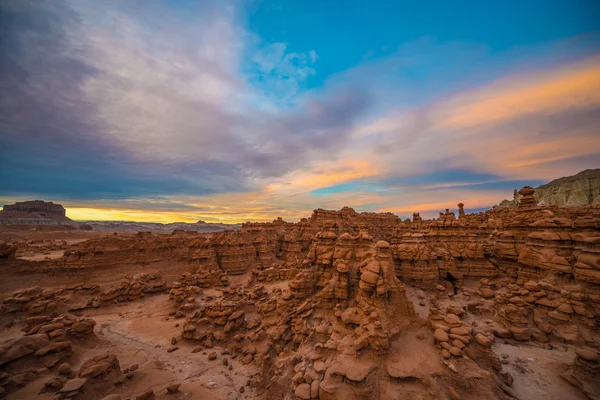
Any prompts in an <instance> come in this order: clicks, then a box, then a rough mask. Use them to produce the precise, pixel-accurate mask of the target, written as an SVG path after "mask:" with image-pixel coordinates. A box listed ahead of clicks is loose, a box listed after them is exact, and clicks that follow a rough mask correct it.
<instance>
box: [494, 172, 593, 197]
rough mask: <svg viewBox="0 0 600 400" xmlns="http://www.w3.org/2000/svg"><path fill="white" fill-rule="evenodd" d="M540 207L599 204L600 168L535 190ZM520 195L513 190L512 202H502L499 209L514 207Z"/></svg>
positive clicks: (561, 179)
mask: <svg viewBox="0 0 600 400" xmlns="http://www.w3.org/2000/svg"><path fill="white" fill-rule="evenodd" d="M534 196H535V199H536V201H537V203H538V205H540V206H555V205H556V206H585V205H592V204H600V168H598V169H586V170H585V171H581V172H580V173H578V174H576V175H573V176H566V177H563V178H559V179H555V180H553V181H551V182H549V183H546V184H545V185H541V186H538V187H537V188H535V194H534ZM520 200H521V195H520V194H519V193H517V190H516V189H515V191H514V194H513V199H512V200H502V202H500V204H499V206H500V207H516V206H517V204H519V201H520Z"/></svg>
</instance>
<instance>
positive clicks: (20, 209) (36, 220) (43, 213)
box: [0, 200, 74, 225]
mask: <svg viewBox="0 0 600 400" xmlns="http://www.w3.org/2000/svg"><path fill="white" fill-rule="evenodd" d="M2 224H4V225H7V224H35V225H61V224H67V225H69V224H74V222H73V221H71V220H70V219H69V218H67V216H66V210H65V208H64V207H63V206H62V205H60V204H54V203H53V202H51V201H50V202H46V201H42V200H32V201H23V202H17V203H15V204H6V205H4V207H3V209H2V211H0V225H2Z"/></svg>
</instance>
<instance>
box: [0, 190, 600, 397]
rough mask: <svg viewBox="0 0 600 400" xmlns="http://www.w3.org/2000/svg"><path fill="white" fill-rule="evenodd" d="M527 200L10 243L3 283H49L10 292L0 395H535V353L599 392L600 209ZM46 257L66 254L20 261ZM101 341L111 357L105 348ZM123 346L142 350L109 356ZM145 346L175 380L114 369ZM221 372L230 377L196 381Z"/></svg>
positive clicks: (0, 349)
mask: <svg viewBox="0 0 600 400" xmlns="http://www.w3.org/2000/svg"><path fill="white" fill-rule="evenodd" d="M518 196H519V203H518V205H517V206H516V207H496V208H494V209H492V210H488V211H486V212H483V213H476V214H468V213H466V212H465V210H464V204H463V203H459V204H458V213H457V214H455V213H454V212H452V211H451V210H450V209H446V210H444V211H442V212H440V214H439V217H438V218H435V219H429V220H426V219H423V218H422V217H420V215H419V214H418V213H415V214H413V219H412V221H411V220H406V221H402V220H400V219H399V218H398V217H396V216H394V215H391V214H385V213H384V214H375V213H357V212H355V211H354V210H352V209H350V208H348V207H345V208H343V209H341V210H339V211H329V210H322V209H317V210H315V211H314V212H313V214H312V216H311V217H310V218H305V219H302V220H300V221H299V222H296V223H292V222H286V221H283V220H282V219H280V218H278V219H276V220H274V221H273V222H270V223H245V224H243V226H242V227H241V229H240V230H239V231H228V232H217V233H211V234H199V233H196V232H184V231H176V232H173V233H171V234H156V233H151V232H140V233H138V234H135V235H134V234H105V233H103V234H100V235H98V236H95V237H92V238H91V239H89V240H84V241H78V242H75V243H72V244H71V243H68V242H67V241H66V240H64V241H59V240H52V241H51V243H49V242H44V241H41V242H34V241H26V240H20V239H13V238H11V239H9V240H10V242H7V244H5V245H3V246H2V247H0V250H1V251H3V253H2V254H8V256H9V257H8V256H7V257H5V258H2V259H1V260H0V267H1V269H0V272H2V273H6V276H7V277H9V279H7V284H9V285H16V283H15V281H16V280H19V281H21V282H27V281H28V280H27V279H26V277H27V276H28V274H32V276H36V277H38V278H37V279H38V280H39V279H40V278H39V277H40V276H42V277H48V278H52V284H49V285H48V287H40V286H35V287H28V286H29V285H23V286H19V287H18V289H17V290H10V291H9V290H4V291H2V295H3V297H2V302H1V304H2V305H1V306H0V323H2V324H4V326H7V327H8V328H7V329H9V330H10V332H8V333H7V335H12V337H11V339H10V340H8V341H7V342H6V343H4V344H2V345H1V346H0V363H1V365H0V368H2V370H1V371H0V373H2V372H4V371H7V372H6V373H7V374H8V375H0V388H2V390H3V391H4V392H6V393H10V394H14V393H18V391H19V390H21V389H22V388H24V387H33V386H34V385H36V384H37V383H35V384H34V382H38V381H39V380H40V379H41V376H44V379H45V378H46V377H48V378H49V379H48V380H47V383H46V384H44V383H43V382H42V384H41V385H39V386H40V387H43V389H42V390H43V391H44V393H48V392H51V393H54V395H55V397H56V398H94V399H95V398H98V399H100V398H102V396H105V395H108V394H111V395H112V394H117V393H115V390H116V388H118V390H129V389H127V388H126V386H127V385H125V383H126V380H129V381H130V383H131V384H132V385H135V384H138V383H139V384H141V382H144V384H146V386H145V387H143V388H141V387H138V388H136V389H135V390H133V389H131V390H130V391H129V392H128V393H127V397H128V398H153V396H158V397H159V398H160V397H161V396H163V395H165V396H166V395H167V394H168V395H169V396H170V395H171V394H174V395H176V393H180V392H185V391H186V390H191V389H192V386H194V388H197V387H202V390H213V389H214V391H213V392H202V394H198V393H194V394H190V396H191V398H194V397H193V396H197V397H198V398H208V397H210V398H240V397H241V395H242V394H243V393H244V392H246V393H247V392H250V394H249V396H252V397H256V398H286V396H287V397H288V398H290V399H338V398H346V397H347V398H378V399H389V398H440V399H443V398H451V399H460V398H464V399H467V398H482V399H503V398H506V397H505V395H507V396H513V397H519V398H526V396H525V397H523V392H519V391H521V390H523V386H524V385H525V384H526V383H527V384H531V382H535V381H536V379H534V377H533V375H525V373H526V372H523V374H521V375H515V374H516V373H517V372H515V371H519V370H522V371H526V363H527V362H528V361H527V357H525V356H524V358H523V359H520V358H517V359H515V360H512V359H511V360H509V358H510V357H511V355H510V354H508V353H509V351H508V350H506V349H508V348H517V349H518V351H523V352H524V353H527V352H531V351H532V350H531V349H532V348H533V349H535V351H539V352H546V351H547V352H552V353H551V354H552V362H553V363H559V361H557V360H558V358H560V359H561V360H563V364H562V365H561V367H560V368H559V367H557V366H556V365H554V364H553V365H554V366H553V367H552V368H551V371H550V372H548V373H554V375H553V376H555V375H558V372H556V371H559V370H560V372H563V371H566V372H565V373H564V374H563V375H562V376H563V377H564V378H565V379H566V381H565V383H563V384H564V385H567V384H566V382H569V383H571V384H572V385H573V386H572V387H571V386H568V385H567V387H568V388H572V390H573V391H575V392H574V393H579V395H580V396H583V395H586V396H588V397H589V398H597V397H598V388H597V379H596V375H597V373H598V372H599V370H598V362H599V361H598V360H599V359H598V353H597V349H598V348H600V334H599V330H598V323H599V315H600V206H599V205H585V206H566V205H565V206H563V205H539V204H538V203H537V202H536V200H535V199H536V197H535V196H536V192H535V189H533V188H531V187H525V188H522V189H521V190H520V191H519V192H518ZM80 234H81V233H80ZM86 234H87V233H86ZM19 240H20V241H19ZM44 240H47V239H44ZM36 249H37V250H38V251H46V250H50V249H51V250H52V251H58V250H63V251H64V255H63V256H62V257H58V258H56V259H53V260H51V259H40V260H35V261H29V260H26V259H24V258H23V257H22V254H24V252H35V251H36ZM145 269H147V270H146V271H144V270H145ZM150 269H151V270H152V271H153V272H149V271H150ZM123 271H125V272H123ZM155 271H159V272H160V274H159V273H157V272H155ZM11 272H12V273H14V276H17V277H19V279H14V277H11V275H10V273H11ZM134 272H135V273H134ZM81 276H84V277H85V279H86V281H85V282H78V283H73V284H64V283H62V286H61V285H58V284H56V279H57V277H64V279H69V280H71V279H82V278H81ZM21 277H25V279H21ZM49 280H50V279H49ZM87 280H89V281H87ZM96 282H97V283H96ZM125 309H129V314H128V316H129V317H131V316H134V315H137V314H141V313H143V312H144V311H145V309H148V311H147V312H148V314H147V321H146V320H144V321H143V322H140V321H139V320H138V321H137V322H136V323H133V322H132V323H129V322H128V321H127V317H126V316H125V315H123V314H122V310H125ZM165 310H166V311H165ZM110 312H112V313H113V314H104V313H110ZM161 313H164V314H161ZM96 320H97V321H98V324H96V322H95V321H96ZM152 321H154V322H152ZM157 321H158V322H157ZM146 323H148V324H150V323H158V324H160V323H164V324H166V325H164V327H165V329H164V331H165V332H167V331H169V332H170V333H163V332H162V326H161V328H160V329H148V328H145V326H146V325H145V324H146ZM124 327H129V328H130V329H131V331H130V332H129V333H131V334H132V337H131V338H130V337H128V336H127V335H125V334H122V333H121V332H119V329H126V328H124ZM19 329H20V330H19ZM148 331H152V332H148ZM15 332H16V333H15ZM23 332H24V333H25V335H22V333H23ZM144 334H145V335H149V337H150V339H148V341H147V342H146V343H140V342H138V340H141V339H140V337H141V336H143V335H144ZM96 335H97V336H96ZM166 335H168V337H166V338H162V336H166ZM161 339H164V340H165V341H166V344H167V345H166V346H165V343H163V342H160V341H161ZM111 340H112V342H110V341H111ZM105 342H110V343H111V346H112V347H108V348H110V349H111V350H110V352H109V353H104V352H100V351H99V349H100V348H104V347H103V346H104V344H105ZM124 343H125V344H127V345H128V346H133V347H135V349H136V351H135V352H129V353H128V352H123V354H121V353H118V352H117V351H114V350H112V348H113V347H115V348H119V347H118V346H124ZM523 344H527V345H526V346H523ZM519 346H523V347H519ZM121 348H123V347H121ZM186 349H187V350H189V353H185V351H186ZM82 352H89V354H83V353H82ZM138 352H141V353H143V352H147V354H151V355H152V357H154V356H156V354H159V357H158V358H159V359H161V360H165V358H164V357H173V360H176V361H177V362H174V363H170V362H168V363H165V362H163V361H157V365H158V367H157V369H158V370H160V371H163V370H165V369H168V368H170V367H171V364H173V365H175V366H173V367H172V368H173V370H172V371H171V372H173V374H174V375H172V376H169V378H168V379H166V378H165V379H164V382H168V387H167V384H165V385H164V386H162V387H160V385H159V384H156V385H153V386H152V389H151V390H149V387H150V385H148V381H149V380H148V379H147V380H144V379H139V380H136V379H128V378H127V377H129V378H131V377H132V375H131V369H124V370H123V371H121V367H120V364H121V363H122V362H124V361H122V360H124V359H126V357H132V355H131V353H135V354H134V355H133V357H137V354H138ZM152 352H154V353H152ZM157 352H160V353H157ZM504 352H506V353H504ZM115 354H118V357H119V359H117V357H116V355H115ZM180 354H181V356H180ZM540 354H541V353H540ZM187 357H198V358H194V360H193V361H192V362H188V360H187ZM531 358H532V359H533V357H531ZM567 358H568V360H567ZM130 359H131V358H130ZM535 360H536V362H539V363H543V357H539V359H538V358H537V356H536V358H535ZM30 362H38V363H39V365H44V366H45V367H44V368H47V369H48V370H47V371H46V370H44V371H41V370H40V371H37V370H35V371H33V370H31V369H26V368H25V365H26V364H27V363H30ZM509 362H511V363H513V367H514V368H513V369H511V370H510V372H509V371H507V370H506V369H505V365H506V364H507V363H509ZM64 364H66V365H64ZM149 364H150V362H148V363H147V365H145V366H144V367H145V368H148V365H149ZM567 364H568V365H567ZM46 365H48V366H46ZM71 365H75V366H77V368H73V367H71ZM194 365H200V366H201V367H202V371H201V372H198V373H191V372H190V371H191V370H190V368H193V366H194ZM563 367H564V368H563ZM131 368H133V367H131ZM135 368H137V367H135ZM561 368H562V369H561ZM567 368H568V371H567ZM211 369H215V370H216V371H217V374H218V375H219V376H221V378H222V381H220V380H219V379H217V378H214V379H212V378H211V379H205V380H204V381H203V383H202V384H200V383H195V384H194V385H189V384H187V383H189V382H190V381H191V382H200V380H201V379H202V376H203V374H205V373H206V371H209V370H211ZM61 371H62V372H61ZM230 371H235V372H230ZM527 373H529V374H534V373H535V372H527ZM511 374H512V375H511ZM513 375H514V376H513ZM140 376H143V375H142V374H140ZM174 376H176V377H183V382H184V383H183V384H181V382H179V381H180V379H179V378H177V379H176V380H175V378H174ZM536 376H537V375H536ZM241 377H243V379H244V384H243V385H240V384H239V379H242V378H241ZM196 379H200V380H198V381H197V380H196ZM515 381H518V382H519V385H514V386H513V382H515ZM136 382H137V383H136ZM223 382H224V383H223ZM544 382H545V384H548V385H551V383H550V381H549V380H545V381H544ZM561 382H562V381H561ZM38 383H39V382H38ZM180 384H181V386H180ZM219 385H222V386H221V387H223V388H225V387H227V388H229V389H231V390H232V392H229V393H228V394H223V393H221V392H217V388H218V387H219ZM142 389H143V390H142ZM562 389H564V388H562ZM540 390H541V389H540ZM564 390H566V389H564ZM155 391H156V394H155ZM4 392H0V395H1V393H4ZM207 393H209V394H207ZM182 396H183V394H182ZM186 396H187V394H186ZM202 396H204V397H202ZM390 396H392V397H390ZM393 396H396V397H393ZM567 397H569V396H565V398H567ZM570 397H576V396H570Z"/></svg>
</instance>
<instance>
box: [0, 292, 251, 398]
mask: <svg viewBox="0 0 600 400" xmlns="http://www.w3.org/2000/svg"><path fill="white" fill-rule="evenodd" d="M171 307H172V304H171V303H170V302H169V300H168V296H167V295H162V294H161V295H155V296H148V297H146V298H144V299H142V300H140V301H135V302H130V303H122V304H118V305H115V306H113V307H103V308H101V309H98V310H94V311H92V312H87V313H86V314H85V315H86V316H89V317H92V318H94V319H95V320H96V322H97V325H96V329H95V333H96V335H97V337H98V340H97V345H96V346H95V347H93V348H87V350H86V351H85V354H84V356H82V357H78V359H77V360H76V361H78V362H73V367H74V368H75V369H77V368H78V367H79V365H80V364H81V362H83V361H84V360H85V359H88V358H91V357H93V356H95V355H98V354H102V353H106V352H109V353H112V354H116V355H117V356H118V359H119V363H120V365H121V368H122V369H124V368H127V367H130V366H131V365H133V364H138V365H139V368H138V370H137V371H136V373H135V374H134V377H133V379H131V380H130V381H126V383H125V384H124V385H123V386H122V387H121V390H116V391H115V392H114V393H119V394H121V395H123V397H124V398H125V397H126V396H132V398H135V396H136V395H139V394H142V393H143V392H145V391H147V390H148V389H153V390H154V392H155V393H156V394H157V397H158V398H163V397H164V398H166V397H168V398H169V399H187V398H189V399H245V398H248V397H249V395H250V390H249V388H247V387H246V388H245V390H246V392H245V393H244V394H241V393H239V389H240V388H241V387H242V386H245V384H246V381H247V380H248V375H250V374H251V373H252V372H254V371H253V370H252V367H248V366H244V365H242V364H241V363H239V362H237V361H236V360H232V359H231V357H230V356H229V355H225V356H223V355H222V354H221V353H222V351H223V350H224V349H221V348H218V347H214V348H213V349H203V350H202V351H201V352H198V353H192V350H193V349H194V347H195V346H194V344H193V343H189V342H186V341H183V340H177V344H176V346H178V347H179V349H178V350H176V351H174V352H171V353H169V352H167V349H168V348H169V347H171V338H173V337H175V338H179V336H180V333H181V327H180V326H179V324H181V323H182V322H183V320H175V319H173V318H172V317H169V316H168V314H169V312H170V311H171V309H172V308H171ZM15 333H16V332H15ZM2 336H5V335H4V332H3V335H2ZM7 336H8V335H7ZM211 351H216V352H217V354H218V357H217V359H216V360H212V361H210V360H208V356H207V355H208V353H210V352H211ZM225 357H226V358H227V359H228V361H229V363H230V364H232V365H233V369H232V370H228V369H227V368H226V367H225V366H224V365H223V358H225ZM51 376H53V375H50V374H49V375H47V376H42V377H41V378H39V379H38V380H37V381H35V382H34V383H32V384H29V385H27V386H26V387H24V388H23V389H21V390H18V391H16V392H13V393H11V394H10V395H9V396H8V397H7V399H9V400H19V399H30V398H39V399H52V398H53V395H50V394H48V395H46V394H42V395H39V396H38V395H37V394H38V392H39V390H41V388H42V387H43V384H44V383H45V381H46V380H48V379H49V378H50V377H51ZM171 383H182V385H181V386H180V393H178V394H177V395H167V394H166V388H167V386H168V385H169V384H171Z"/></svg>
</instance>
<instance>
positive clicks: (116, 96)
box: [0, 0, 600, 222]
mask: <svg viewBox="0 0 600 400" xmlns="http://www.w3.org/2000/svg"><path fill="white" fill-rule="evenodd" d="M242 11H243V7H239V4H238V3H236V2H227V1H224V2H216V3H215V2H199V3H197V4H196V3H193V6H192V5H191V4H188V3H181V4H179V3H177V4H175V3H173V4H170V3H169V4H167V3H165V2H161V1H153V0H151V1H148V2H145V3H144V7H139V4H137V3H135V2H128V1H111V0H108V1H105V2H104V1H103V2H101V3H94V2H91V3H90V2H83V3H81V2H76V1H71V0H56V1H52V2H35V1H27V0H24V1H5V2H3V3H1V5H0V13H1V14H2V15H1V20H2V21H3V23H2V24H0V25H1V26H0V34H1V35H2V37H3V44H2V46H1V48H0V57H1V62H0V90H1V92H2V94H3V95H2V96H1V97H0V115H1V116H2V118H0V192H2V194H3V196H6V199H7V201H8V200H15V199H17V200H18V199H22V198H23V197H25V196H26V197H30V196H35V197H38V196H39V197H43V198H47V199H51V200H57V201H62V202H64V203H65V205H66V206H68V207H71V208H77V209H79V214H78V215H80V216H83V215H86V214H85V213H88V215H95V216H97V217H98V216H101V215H109V216H115V215H121V216H128V215H129V217H130V218H145V219H154V220H156V219H160V220H164V219H165V218H172V219H174V220H175V219H184V220H193V219H195V218H198V219H206V220H209V221H214V220H216V219H222V220H227V221H229V222H239V221H243V220H246V219H256V220H270V219H272V218H274V217H275V216H277V215H281V216H283V217H284V218H287V219H291V220H295V219H297V218H300V217H302V216H306V215H307V214H308V213H310V211H311V210H312V209H314V208H317V207H323V208H340V207H342V206H344V205H348V206H352V207H356V208H357V209H359V210H369V211H393V212H398V213H404V214H403V215H410V213H412V212H414V211H421V212H423V213H431V215H435V213H436V210H438V209H444V208H446V207H449V206H453V205H455V204H456V203H458V202H460V201H462V202H464V203H465V204H466V205H467V208H469V207H471V208H481V207H485V206H491V205H492V204H496V203H498V201H500V200H501V199H503V198H506V197H510V195H511V193H512V188H513V187H518V186H521V185H524V184H537V183H540V182H544V181H547V180H550V179H553V178H556V177H558V176H564V175H569V174H573V173H576V172H578V171H580V170H581V169H584V168H589V167H597V166H598V165H597V160H598V158H597V157H598V155H599V154H600V143H599V140H600V139H599V136H598V131H597V127H598V126H600V95H599V93H600V59H598V54H599V49H598V46H597V43H598V42H597V40H596V41H594V40H592V39H594V36H593V35H592V36H585V37H580V38H574V39H569V40H566V41H563V42H561V43H558V44H555V43H553V44H550V45H542V46H539V48H521V49H515V50H510V51H507V52H504V53H502V54H499V53H497V52H492V51H491V50H490V49H488V48H487V47H486V46H485V45H482V44H478V43H464V42H440V41H438V40H436V39H435V38H429V37H425V38H421V39H419V40H416V41H413V42H409V43H404V44H402V45H400V46H399V47H398V48H396V49H395V51H391V52H389V51H388V52H386V54H385V55H383V56H382V55H381V54H374V55H373V56H372V57H369V58H368V59H365V60H363V61H362V62H361V63H360V64H358V65H356V66H355V67H353V68H350V69H348V70H346V71H341V72H339V73H337V74H335V75H333V76H331V77H328V78H327V79H321V80H320V81H322V82H324V83H323V85H321V86H318V87H312V86H311V82H312V81H311V79H313V80H314V79H315V77H319V65H320V63H321V62H322V61H324V60H325V58H326V57H332V54H317V53H316V52H315V51H314V50H308V51H305V52H297V51H291V49H292V45H291V44H289V45H288V44H286V43H281V42H275V43H268V42H266V41H264V39H262V38H260V37H257V36H256V35H255V34H254V33H252V31H251V30H250V29H249V28H248V27H247V26H246V22H245V17H244V15H243V12H242ZM596 38H597V37H596ZM310 48H311V47H307V49H310ZM320 53H321V51H320ZM319 78H320V77H319ZM513 185H514V186H513ZM442 199H443V200H442ZM127 210H129V211H130V212H129V214H128V213H127V212H126V211H127ZM103 213H104V214H103ZM425 215H427V214H425ZM165 216H166V217H165Z"/></svg>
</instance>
